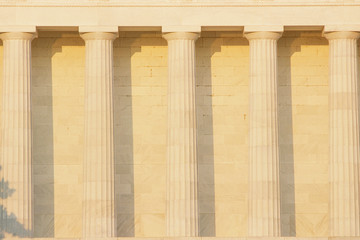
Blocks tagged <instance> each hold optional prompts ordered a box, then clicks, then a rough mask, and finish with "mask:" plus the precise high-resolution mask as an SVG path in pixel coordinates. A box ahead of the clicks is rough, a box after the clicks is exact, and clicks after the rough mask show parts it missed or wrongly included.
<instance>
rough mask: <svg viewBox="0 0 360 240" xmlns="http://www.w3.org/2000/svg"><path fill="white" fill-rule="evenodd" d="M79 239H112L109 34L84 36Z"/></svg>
mask: <svg viewBox="0 0 360 240" xmlns="http://www.w3.org/2000/svg"><path fill="white" fill-rule="evenodd" d="M81 36H82V38H83V39H84V40H85V43H86V77H85V156H84V199H83V237H84V238H106V237H115V231H116V229H115V228H116V219H115V209H114V208H115V195H114V194H115V193H114V191H115V188H114V171H115V170H114V149H113V119H112V118H113V112H112V111H113V94H112V85H113V40H114V39H115V38H116V37H117V34H113V33H85V34H82V35H81Z"/></svg>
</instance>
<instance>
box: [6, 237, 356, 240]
mask: <svg viewBox="0 0 360 240" xmlns="http://www.w3.org/2000/svg"><path fill="white" fill-rule="evenodd" d="M0 239H1V238H0ZM3 239H9V240H15V239H21V240H83V239H85V238H61V237H60V238H17V237H11V238H9V237H6V238H3ZM86 240H360V237H148V238H146V237H118V238H86Z"/></svg>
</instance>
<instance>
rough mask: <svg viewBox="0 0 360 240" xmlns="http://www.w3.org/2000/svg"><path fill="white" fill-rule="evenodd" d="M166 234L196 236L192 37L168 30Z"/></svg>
mask: <svg viewBox="0 0 360 240" xmlns="http://www.w3.org/2000/svg"><path fill="white" fill-rule="evenodd" d="M164 38H165V39H166V40H167V41H168V43H169V65H168V66H169V83H168V84H169V85H168V144H167V146H168V147H167V148H168V160H167V161H168V162H167V206H166V207H167V218H166V221H167V235H168V236H171V237H180V236H181V237H196V236H198V203H197V182H198V181H197V159H196V115H195V114H196V112H195V62H194V59H195V41H196V39H197V38H198V34H196V33H169V34H165V35H164Z"/></svg>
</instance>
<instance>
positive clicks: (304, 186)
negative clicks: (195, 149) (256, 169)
mask: <svg viewBox="0 0 360 240" xmlns="http://www.w3.org/2000/svg"><path fill="white" fill-rule="evenodd" d="M279 105H280V106H279V109H280V114H279V118H280V120H279V131H280V132H281V134H280V135H279V136H280V137H279V141H280V151H281V156H282V159H281V160H282V161H280V162H281V169H280V171H281V172H282V173H281V174H282V178H281V180H282V187H283V192H282V193H283V195H282V210H283V216H284V217H286V218H284V221H287V220H288V219H290V225H289V226H288V227H287V229H285V230H286V232H288V233H289V234H290V235H294V234H295V233H296V236H301V237H321V236H327V234H328V224H329V223H328V220H329V219H328V217H329V216H328V201H329V196H328V195H329V192H328V188H329V182H328V144H329V140H328V138H329V135H328V44H327V41H326V39H324V38H323V37H322V36H321V33H318V32H315V33H311V32H303V33H295V32H294V33H291V32H289V33H285V34H284V36H283V38H281V39H280V40H279ZM291 173H293V176H291ZM293 191H295V196H292V192H293ZM294 209H295V213H296V218H295V219H294V216H293V213H294V211H293V210H294ZM294 221H295V222H296V226H295V225H294V224H293V222H294ZM295 227H296V228H295Z"/></svg>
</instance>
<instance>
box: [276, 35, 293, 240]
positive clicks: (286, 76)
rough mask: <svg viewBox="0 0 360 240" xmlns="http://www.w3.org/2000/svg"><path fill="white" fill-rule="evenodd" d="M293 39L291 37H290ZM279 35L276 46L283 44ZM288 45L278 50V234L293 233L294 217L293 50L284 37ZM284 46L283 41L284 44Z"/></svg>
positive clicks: (290, 234)
mask: <svg viewBox="0 0 360 240" xmlns="http://www.w3.org/2000/svg"><path fill="white" fill-rule="evenodd" d="M292 40H293V39H292ZM281 41H285V38H280V40H279V44H278V46H280V45H282V44H281ZM287 41H288V42H287V43H288V44H289V45H290V47H286V48H285V49H284V50H285V51H278V66H279V68H281V71H280V73H278V79H279V80H278V92H280V93H281V94H278V116H279V117H278V126H279V127H278V131H279V132H278V134H279V164H280V219H281V236H292V237H294V236H296V217H295V175H294V147H293V139H294V136H293V118H292V114H293V110H292V92H291V56H292V55H293V54H294V53H295V49H296V48H293V47H291V44H292V42H290V41H289V39H287ZM283 45H285V44H283Z"/></svg>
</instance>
